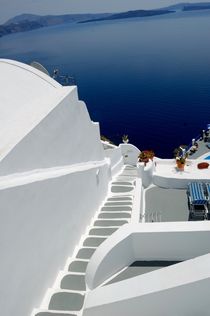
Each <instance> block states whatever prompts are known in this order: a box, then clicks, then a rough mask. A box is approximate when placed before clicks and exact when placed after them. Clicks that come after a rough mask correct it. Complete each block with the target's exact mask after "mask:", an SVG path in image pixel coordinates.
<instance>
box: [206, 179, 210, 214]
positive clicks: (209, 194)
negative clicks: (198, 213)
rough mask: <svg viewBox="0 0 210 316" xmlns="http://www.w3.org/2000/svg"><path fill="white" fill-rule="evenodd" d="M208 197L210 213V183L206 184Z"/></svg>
mask: <svg viewBox="0 0 210 316" xmlns="http://www.w3.org/2000/svg"><path fill="white" fill-rule="evenodd" d="M206 197H207V201H208V206H209V211H210V183H206Z"/></svg>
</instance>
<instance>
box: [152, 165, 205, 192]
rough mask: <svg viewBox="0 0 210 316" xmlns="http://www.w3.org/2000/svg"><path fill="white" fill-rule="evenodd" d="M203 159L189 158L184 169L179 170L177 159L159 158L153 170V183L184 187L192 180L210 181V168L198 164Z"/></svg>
mask: <svg viewBox="0 0 210 316" xmlns="http://www.w3.org/2000/svg"><path fill="white" fill-rule="evenodd" d="M203 161H204V160H202V159H196V160H188V161H187V163H186V166H185V168H184V171H179V170H177V168H176V163H175V159H161V160H157V161H156V168H155V170H154V172H153V183H154V184H155V185H157V186H160V187H163V188H171V189H184V188H187V185H188V183H189V182H190V181H194V180H195V181H196V180H197V181H204V182H209V181H210V180H209V179H210V169H209V168H208V169H198V168H197V164H198V163H200V162H203ZM205 162H207V161H205Z"/></svg>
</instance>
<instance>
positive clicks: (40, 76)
mask: <svg viewBox="0 0 210 316" xmlns="http://www.w3.org/2000/svg"><path fill="white" fill-rule="evenodd" d="M0 71H1V77H0V88H1V94H0V125H1V130H0V137H1V144H0V159H2V158H3V157H4V156H5V155H6V154H7V153H8V152H9V151H10V150H11V149H12V148H13V147H14V146H15V144H16V143H17V142H18V141H19V140H20V139H21V138H23V137H24V136H25V135H26V134H27V133H28V132H29V131H30V130H31V129H32V128H33V127H34V126H36V125H37V124H38V123H39V122H40V120H41V119H42V118H43V117H45V116H46V115H47V114H48V113H49V112H50V111H51V110H52V109H53V108H54V107H55V106H56V105H57V104H58V103H59V102H60V101H61V100H62V98H63V97H64V96H65V95H67V94H68V93H69V92H70V91H72V90H74V89H75V87H65V88H64V87H62V86H61V85H60V84H58V83H57V82H56V81H55V80H53V79H52V78H50V77H49V76H47V75H45V74H44V73H42V72H40V71H38V70H36V69H35V68H33V67H31V66H28V65H25V64H22V63H20V62H16V61H12V60H5V59H0Z"/></svg>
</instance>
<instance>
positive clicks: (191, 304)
mask: <svg viewBox="0 0 210 316" xmlns="http://www.w3.org/2000/svg"><path fill="white" fill-rule="evenodd" d="M209 238H210V223H209V222H197V223H196V222H194V223H191V224H190V225H189V224H188V223H185V222H180V223H153V224H136V225H133V224H127V225H124V226H123V227H122V228H120V229H119V230H118V231H117V232H116V233H114V234H113V235H112V236H111V237H109V238H108V239H107V240H106V241H105V242H104V243H103V244H102V245H101V246H99V248H98V249H97V250H96V252H95V253H94V255H93V257H92V258H91V261H90V263H89V265H88V268H87V274H86V282H87V285H88V287H89V289H90V291H89V293H88V295H87V298H86V301H85V306H84V312H83V315H84V316H95V315H101V316H103V315H104V316H105V315H110V316H115V315H123V316H126V315H132V316H137V315H139V313H140V314H141V315H143V316H148V315H151V316H167V315H169V314H170V315H172V316H177V315H193V314H194V312H195V311H196V313H197V314H196V315H207V311H208V310H209V308H210V303H209V300H208V290H207V289H208V288H209V286H210V270H209V265H210V255H209V254H208V253H209V252H210V245H209ZM205 254H208V255H205ZM200 256H201V257H200ZM196 257H197V258H196ZM193 258H196V259H193ZM191 259H193V260H191ZM138 260H140V261H150V260H161V261H162V260H164V261H184V262H181V263H178V264H175V265H173V266H170V267H167V268H162V269H160V270H156V271H153V272H150V273H146V274H144V275H140V276H137V277H132V278H130V279H128V280H124V281H120V282H116V283H114V284H110V285H104V286H102V287H100V285H101V284H102V283H103V282H105V281H106V280H108V279H109V278H110V277H111V276H113V275H114V274H115V273H116V272H118V271H120V270H121V269H123V268H125V267H127V266H128V265H129V264H131V263H133V262H134V261H138ZM151 302H152V304H151Z"/></svg>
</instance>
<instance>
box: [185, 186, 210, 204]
mask: <svg viewBox="0 0 210 316" xmlns="http://www.w3.org/2000/svg"><path fill="white" fill-rule="evenodd" d="M188 191H189V195H190V197H191V203H192V204H194V205H203V204H206V202H207V200H206V197H205V194H204V190H203V185H202V183H199V182H192V183H190V184H189V185H188Z"/></svg>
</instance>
